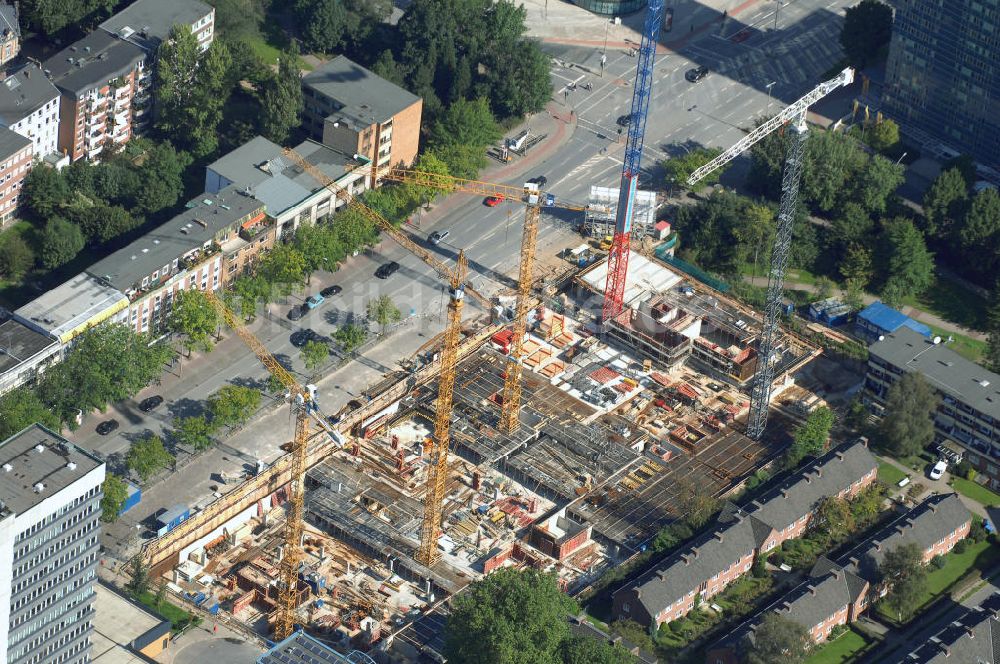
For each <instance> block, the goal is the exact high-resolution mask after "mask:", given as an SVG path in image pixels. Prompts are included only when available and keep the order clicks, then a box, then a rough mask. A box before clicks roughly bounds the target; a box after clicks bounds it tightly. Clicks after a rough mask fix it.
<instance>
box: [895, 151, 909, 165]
mask: <svg viewBox="0 0 1000 664" xmlns="http://www.w3.org/2000/svg"><path fill="white" fill-rule="evenodd" d="M908 154H909V152H904V153H903V154H901V155H900V156H899V159H897V160H896V165H897V166H899V162H901V161H903V159H905V158H906V155H908Z"/></svg>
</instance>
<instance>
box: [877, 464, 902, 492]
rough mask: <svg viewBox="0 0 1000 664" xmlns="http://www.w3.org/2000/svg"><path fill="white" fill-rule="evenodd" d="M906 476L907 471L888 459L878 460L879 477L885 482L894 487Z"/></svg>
mask: <svg viewBox="0 0 1000 664" xmlns="http://www.w3.org/2000/svg"><path fill="white" fill-rule="evenodd" d="M904 477H906V473H904V472H903V471H902V470H900V469H899V468H897V467H896V466H894V465H892V464H891V463H888V462H886V461H879V462H878V479H879V481H881V482H882V483H883V484H885V485H887V486H890V487H894V486H896V485H897V484H899V482H900V480H902V479H903V478H904Z"/></svg>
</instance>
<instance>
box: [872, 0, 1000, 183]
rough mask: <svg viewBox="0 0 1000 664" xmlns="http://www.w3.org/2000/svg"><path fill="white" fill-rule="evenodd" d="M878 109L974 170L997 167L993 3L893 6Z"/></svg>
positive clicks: (999, 6) (999, 41) (998, 94)
mask: <svg viewBox="0 0 1000 664" xmlns="http://www.w3.org/2000/svg"><path fill="white" fill-rule="evenodd" d="M893 4H894V5H895V7H896V18H895V21H894V23H893V27H892V43H891V46H890V49H889V61H888V65H887V68H886V87H885V90H884V93H883V98H884V107H885V111H886V112H887V113H888V115H889V116H890V117H892V118H894V119H896V120H897V121H898V122H899V123H900V124H901V125H902V126H903V128H904V129H906V128H908V127H909V128H915V129H918V130H920V131H922V132H925V133H926V134H929V135H930V136H931V137H933V138H935V139H937V140H938V141H940V142H941V143H942V144H944V145H946V146H949V147H951V148H953V149H955V150H958V151H960V152H963V153H967V154H971V155H972V156H973V157H975V159H976V160H977V161H979V162H981V163H984V164H989V165H993V166H995V165H997V164H998V163H1000V55H998V54H1000V3H998V2H997V0H897V2H895V3H893Z"/></svg>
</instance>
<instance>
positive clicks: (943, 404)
mask: <svg viewBox="0 0 1000 664" xmlns="http://www.w3.org/2000/svg"><path fill="white" fill-rule="evenodd" d="M910 371H916V372H919V373H920V374H922V375H923V376H924V378H926V379H927V382H928V383H929V384H930V386H931V387H932V388H934V389H935V390H936V391H937V393H938V395H939V396H940V397H941V400H940V402H939V404H938V409H937V412H936V413H935V414H934V426H935V429H936V430H937V435H938V442H942V441H949V440H950V441H954V442H956V443H959V444H960V445H962V446H963V447H965V448H966V449H967V450H968V453H967V454H966V455H965V458H966V459H967V460H968V461H969V463H971V464H972V465H973V467H975V468H976V470H978V471H979V473H980V474H981V475H983V476H984V477H985V478H986V479H987V481H988V483H989V484H990V486H991V487H993V488H1000V375H997V374H995V373H993V372H992V371H988V370H987V369H985V368H984V367H981V366H979V365H978V364H976V363H974V362H972V361H970V360H967V359H965V358H964V357H962V356H961V355H959V354H958V353H956V352H955V351H953V350H952V349H951V348H949V347H948V344H947V342H944V341H942V340H941V338H940V337H935V338H934V339H928V338H927V337H925V336H923V335H922V334H920V333H919V332H916V331H914V330H912V329H910V328H908V327H901V328H899V329H898V330H896V331H895V332H893V333H892V334H890V335H888V336H886V337H884V338H883V339H882V340H881V341H877V342H876V343H874V344H872V345H871V346H869V348H868V370H867V373H866V376H865V389H864V393H863V395H862V398H863V400H864V401H865V403H866V404H867V405H868V406H869V408H870V409H871V410H872V411H874V412H875V413H876V414H877V415H881V414H882V413H883V410H884V407H885V400H886V396H887V395H888V392H889V387H890V386H891V385H892V384H893V383H895V382H896V380H898V379H899V378H900V377H901V376H902V375H903V374H904V373H906V372H910Z"/></svg>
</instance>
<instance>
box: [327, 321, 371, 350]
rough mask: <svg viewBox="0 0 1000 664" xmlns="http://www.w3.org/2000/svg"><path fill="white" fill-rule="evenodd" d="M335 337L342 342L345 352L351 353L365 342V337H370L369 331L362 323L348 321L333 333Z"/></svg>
mask: <svg viewBox="0 0 1000 664" xmlns="http://www.w3.org/2000/svg"><path fill="white" fill-rule="evenodd" d="M333 338H334V339H335V340H336V341H337V343H339V344H340V347H341V348H343V349H344V352H345V353H350V352H351V351H353V350H354V349H355V348H357V347H358V346H360V345H361V344H363V343H364V342H365V339H366V338H368V333H367V332H366V331H365V328H363V327H361V326H360V325H354V324H352V323H348V324H347V325H341V326H340V328H338V329H337V331H336V332H334V333H333Z"/></svg>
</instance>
